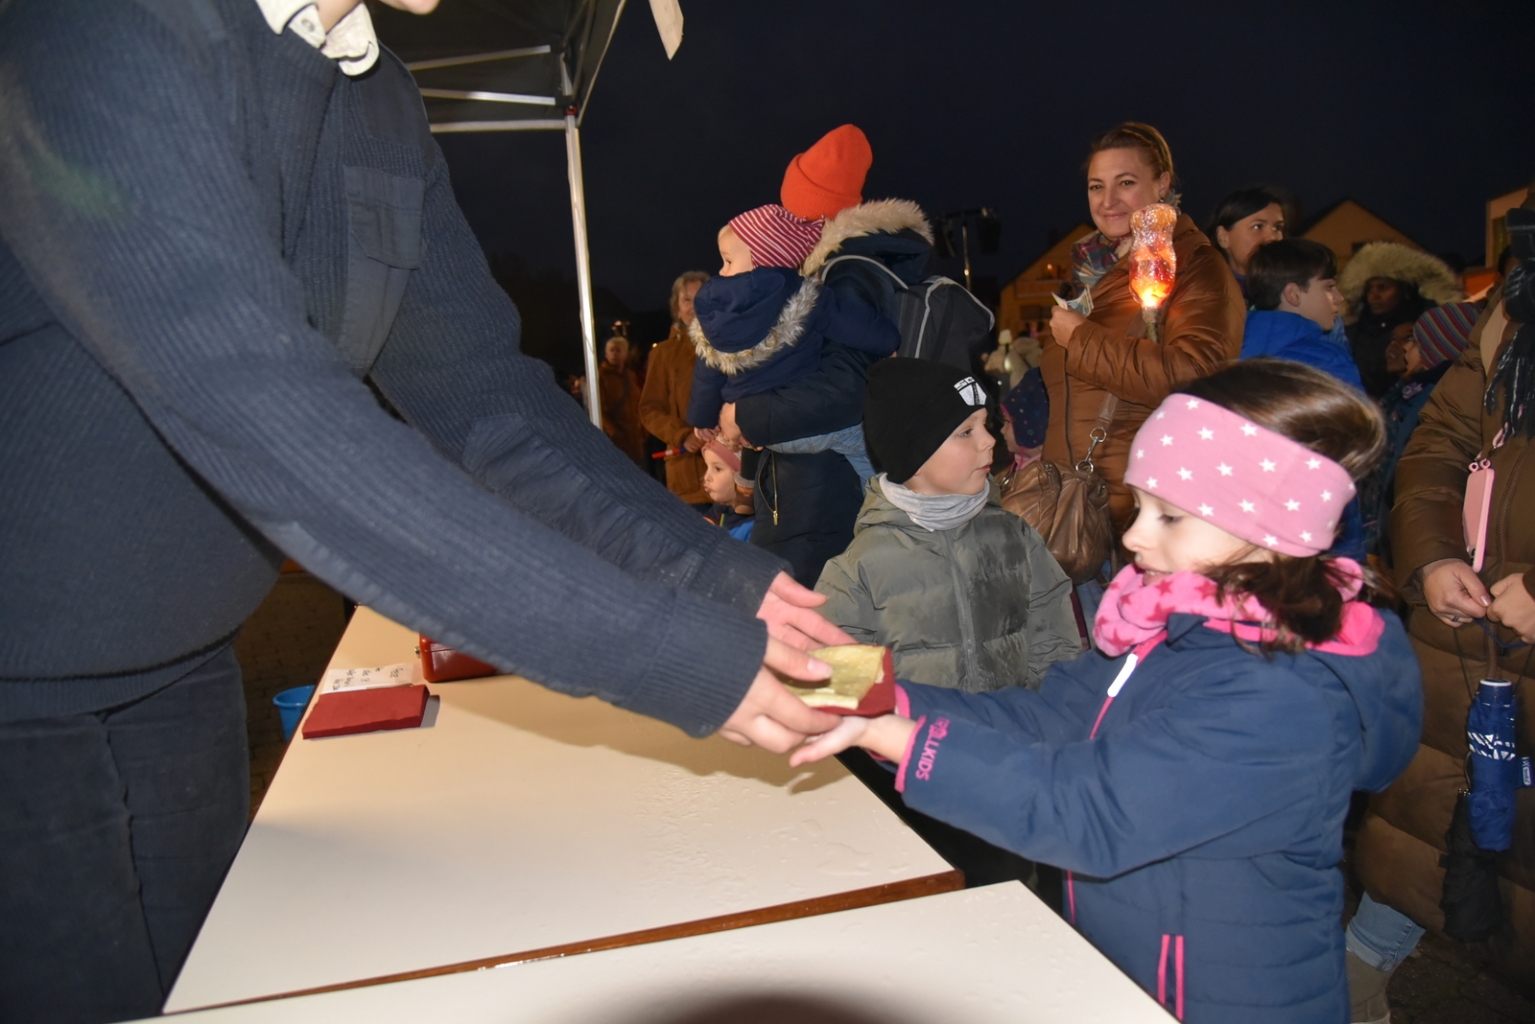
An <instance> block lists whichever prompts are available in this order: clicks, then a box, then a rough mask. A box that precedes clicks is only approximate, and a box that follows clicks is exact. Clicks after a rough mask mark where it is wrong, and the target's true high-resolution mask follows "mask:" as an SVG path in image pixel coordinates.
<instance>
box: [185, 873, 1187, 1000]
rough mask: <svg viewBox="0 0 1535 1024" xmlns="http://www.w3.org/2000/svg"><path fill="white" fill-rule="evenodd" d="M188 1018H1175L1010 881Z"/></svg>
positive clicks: (1028, 894)
mask: <svg viewBox="0 0 1535 1024" xmlns="http://www.w3.org/2000/svg"><path fill="white" fill-rule="evenodd" d="M772 999H778V1000H787V999H793V1000H799V1002H796V1003H789V1004H784V1003H780V1004H779V1005H776V1006H773V1012H772V1013H767V1012H765V1010H764V1005H765V1004H766V1005H768V1006H771V1005H773V1004H772V1003H771V1002H768V1001H769V1000H772ZM753 1006H755V1007H756V1008H757V1012H756V1013H755V1014H753V1013H751V1012H750V1008H752V1007H753ZM808 1007H814V1008H817V1009H822V1010H823V1011H826V1012H824V1013H815V1012H813V1011H812V1010H811V1009H809V1008H808ZM705 1008H708V1010H709V1011H712V1012H704V1011H705ZM832 1008H837V1009H840V1010H841V1011H842V1014H843V1015H841V1016H837V1015H835V1014H834V1013H832V1012H830V1011H831V1010H832ZM849 1010H853V1011H857V1015H850V1014H849V1013H848V1011H849ZM186 1019H187V1024H194V1022H196V1024H277V1022H282V1024H310V1022H313V1024H344V1022H349V1021H358V1022H369V1024H373V1022H379V1024H389V1022H392V1021H400V1022H407V1021H408V1022H412V1024H414V1022H416V1021H432V1020H441V1021H454V1022H458V1024H478V1022H483V1024H683V1022H687V1024H705V1022H707V1024H720V1022H727V1024H728V1022H732V1021H733V1022H738V1024H759V1022H761V1021H766V1020H772V1021H796V1022H799V1024H833V1022H835V1024H875V1022H878V1024H933V1022H935V1021H943V1022H944V1024H1057V1022H1060V1024H1065V1022H1070V1024H1092V1022H1115V1024H1139V1022H1146V1024H1159V1022H1160V1024H1165V1022H1166V1021H1170V1020H1172V1017H1170V1016H1169V1015H1167V1014H1166V1013H1165V1012H1164V1011H1163V1010H1162V1009H1161V1008H1160V1007H1158V1006H1157V1005H1156V1004H1155V1003H1154V1002H1153V1001H1152V999H1151V998H1150V997H1149V996H1147V995H1146V994H1145V993H1144V992H1142V991H1141V990H1140V989H1139V988H1138V987H1137V986H1136V985H1135V983H1134V982H1132V981H1130V979H1129V978H1127V977H1126V976H1125V975H1123V974H1121V973H1120V972H1119V970H1118V969H1116V968H1115V967H1114V966H1113V965H1112V964H1110V963H1109V962H1108V961H1107V960H1105V959H1104V958H1103V957H1102V956H1101V955H1100V954H1099V953H1098V952H1097V951H1096V950H1094V949H1093V948H1092V947H1091V946H1090V945H1088V943H1087V941H1086V940H1084V939H1083V938H1082V937H1081V936H1079V935H1078V934H1077V933H1076V932H1075V931H1073V930H1072V929H1071V928H1070V927H1068V926H1067V925H1066V923H1065V922H1063V921H1062V920H1061V919H1060V918H1058V917H1056V916H1055V914H1053V913H1052V912H1051V911H1050V910H1049V909H1048V908H1047V907H1045V906H1044V904H1042V903H1040V902H1039V900H1038V899H1036V898H1035V897H1034V896H1033V895H1032V894H1031V893H1030V892H1029V891H1028V890H1027V889H1025V888H1024V887H1023V886H1021V885H1019V884H1018V883H1017V882H1005V883H1002V884H1000V885H994V886H988V887H986V888H983V889H970V890H967V891H963V892H950V893H943V894H941V895H936V896H926V897H923V898H921V899H914V900H902V901H900V902H896V903H884V904H880V905H878V906H872V907H863V908H860V909H857V910H847V911H843V912H841V913H836V914H825V915H821V916H818V917H807V918H799V919H797V920H793V921H783V922H779V923H776V924H764V925H758V926H756V927H752V928H741V929H737V930H735V931H729V932H716V933H713V934H709V935H697V936H692V937H689V938H682V939H673V940H670V941H667V942H658V943H652V944H649V945H644V946H629V947H626V948H623V949H613V950H606V951H603V952H597V953H588V954H585V955H583V956H575V957H567V958H565V959H559V960H542V961H536V962H531V963H520V964H512V965H510V966H507V967H502V968H498V969H495V970H485V971H474V972H470V973H463V974H450V975H442V976H439V977H435V978H424V979H421V980H418V981H406V982H399V983H396V984H391V985H378V986H372V987H368V988H356V989H348V990H346V991H341V992H329V993H324V994H321V995H313V996H301V997H298V998H295V999H281V1000H275V1001H271V1002H265V1003H252V1004H248V1005H245V1006H231V1007H225V1008H223V1009H217V1010H208V1011H204V1012H202V1013H195V1014H191V1015H189V1016H188V1017H187V1018H186Z"/></svg>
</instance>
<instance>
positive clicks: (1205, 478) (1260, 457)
mask: <svg viewBox="0 0 1535 1024" xmlns="http://www.w3.org/2000/svg"><path fill="white" fill-rule="evenodd" d="M1125 483H1127V484H1129V485H1130V486H1132V487H1139V488H1140V489H1141V490H1143V491H1145V492H1146V493H1148V494H1153V495H1155V496H1156V497H1157V498H1158V499H1159V500H1161V501H1165V502H1167V503H1168V504H1170V505H1176V506H1177V507H1178V508H1181V509H1183V511H1185V512H1187V513H1189V514H1190V515H1197V516H1201V517H1203V518H1205V519H1207V520H1209V521H1210V522H1211V523H1214V524H1215V525H1216V526H1219V527H1220V528H1221V529H1222V530H1225V531H1226V532H1227V533H1230V534H1234V535H1236V536H1238V537H1241V538H1242V539H1243V540H1246V541H1251V542H1252V543H1253V544H1256V545H1258V546H1259V547H1266V548H1272V549H1273V550H1275V551H1278V552H1281V553H1283V554H1286V555H1294V556H1296V557H1306V556H1309V555H1319V554H1321V553H1322V552H1323V551H1326V550H1327V549H1328V548H1330V547H1332V542H1333V539H1334V537H1335V536H1336V535H1337V532H1338V530H1337V526H1338V522H1339V520H1341V519H1342V518H1343V507H1344V506H1345V505H1347V504H1348V502H1349V500H1350V499H1351V498H1353V496H1354V482H1353V481H1352V480H1351V479H1349V475H1348V471H1347V470H1346V469H1344V468H1343V467H1342V466H1340V465H1338V464H1337V463H1336V462H1334V461H1333V460H1331V459H1329V458H1327V457H1326V456H1324V455H1318V454H1317V453H1316V452H1314V451H1312V450H1311V449H1310V448H1307V447H1306V446H1305V445H1302V444H1298V443H1296V442H1295V441H1292V440H1290V439H1289V438H1288V437H1285V436H1284V435H1283V434H1277V433H1275V432H1274V431H1272V430H1269V429H1268V428H1266V427H1260V426H1258V425H1257V424H1256V423H1253V422H1251V421H1249V420H1248V419H1246V418H1245V417H1242V416H1238V415H1237V414H1236V413H1234V412H1232V411H1231V410H1230V409H1227V408H1225V407H1223V406H1219V405H1216V404H1215V403H1214V402H1211V401H1208V400H1207V399H1203V398H1195V397H1193V396H1192V395H1181V394H1173V395H1169V396H1168V397H1167V399H1166V401H1164V402H1163V403H1162V404H1161V405H1160V406H1158V407H1157V411H1156V412H1155V413H1153V414H1152V415H1151V418H1150V419H1148V420H1147V421H1146V422H1145V423H1144V424H1143V425H1142V426H1141V429H1140V430H1139V431H1138V432H1137V433H1136V435H1135V443H1134V446H1133V447H1132V448H1131V451H1130V468H1129V469H1128V470H1126V471H1125Z"/></svg>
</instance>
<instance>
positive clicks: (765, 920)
mask: <svg viewBox="0 0 1535 1024" xmlns="http://www.w3.org/2000/svg"><path fill="white" fill-rule="evenodd" d="M964 887H965V876H964V875H963V874H962V873H961V872H959V871H957V870H951V871H944V872H940V873H938V874H936V875H923V876H922V877H920V878H908V879H904V880H902V881H899V882H886V883H884V884H883V885H875V886H870V887H869V888H867V889H853V890H851V891H850V892H839V893H832V894H831V895H828V896H817V897H814V898H813V899H808V900H795V901H794V902H792V903H779V904H777V905H775V906H771V907H760V908H758V909H756V910H743V911H740V912H738V913H734V914H721V915H720V916H718V917H705V918H700V919H699V920H697V921H686V922H683V923H682V924H669V925H663V926H661V927H659V928H644V929H641V930H639V931H634V932H623V933H621V934H618V935H608V936H605V937H603V938H600V939H587V940H585V941H582V942H568V943H565V944H563V945H559V946H546V947H544V948H542V949H530V950H525V951H523V952H520V953H505V954H501V955H499V956H491V957H483V958H481V959H479V960H464V961H460V962H459V963H453V964H442V965H440V966H437V967H423V968H420V969H418V970H414V971H400V972H398V973H396V974H381V975H378V976H377V977H373V978H359V979H358V980H356V981H342V982H337V983H335V984H333V985H319V986H316V987H314V988H301V989H295V990H293V991H291V992H276V993H273V994H271V995H264V996H252V997H251V998H249V999H234V1000H231V1001H229V1002H227V1003H210V1004H208V1005H206V1006H189V1007H186V1008H184V1009H180V1010H175V1011H173V1012H171V1013H167V1014H165V1016H168V1017H172V1016H178V1015H180V1014H185V1013H199V1012H201V1011H203V1010H217V1009H221V1008H223V1007H226V1006H245V1005H247V1004H249V1003H266V1002H271V1001H272V1000H275V999H292V998H294V997H296V996H313V995H319V994H321V993H323V992H341V991H345V990H346V989H352V988H371V987H372V986H374V985H388V984H391V983H393V982H397V981H413V980H415V979H417V978H435V977H437V976H439V975H443V974H463V973H467V972H469V971H483V970H487V969H489V968H492V967H504V966H506V965H508V964H518V963H529V962H531V961H534V960H554V959H557V958H559V957H566V956H575V955H577V954H580V953H595V952H597V951H598V950H603V949H620V948H622V947H625V946H642V945H645V944H647V943H651V942H664V941H665V940H667V939H681V938H686V937H687V936H690V935H707V934H709V933H711V932H725V931H731V930H733V929H736V928H748V927H751V926H752V925H759V924H772V923H773V922H775V921H792V920H795V919H797V918H802V917H818V916H820V915H822V914H834V913H836V912H837V911H840V910H857V909H859V908H860V907H872V906H877V905H879V904H881V903H895V902H898V901H900V900H910V899H916V898H917V897H919V896H935V895H937V894H938V893H944V892H953V891H955V890H957V889H963V888H964Z"/></svg>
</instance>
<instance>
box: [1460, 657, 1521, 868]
mask: <svg viewBox="0 0 1535 1024" xmlns="http://www.w3.org/2000/svg"><path fill="white" fill-rule="evenodd" d="M1466 739H1467V741H1468V742H1469V744H1470V747H1471V795H1470V797H1469V803H1470V811H1471V834H1472V836H1473V837H1475V839H1476V845H1477V846H1480V847H1481V848H1482V849H1484V850H1490V851H1493V852H1496V851H1499V850H1506V849H1508V848H1509V846H1510V845H1512V844H1513V841H1514V795H1515V793H1516V792H1517V791H1518V790H1519V788H1520V787H1521V786H1527V785H1529V784H1530V759H1529V758H1527V757H1525V758H1521V757H1519V755H1518V754H1517V753H1515V751H1514V686H1513V684H1512V683H1510V682H1509V681H1508V680H1506V679H1483V680H1482V683H1481V686H1479V687H1478V688H1477V693H1476V700H1475V702H1473V703H1472V705H1471V712H1470V714H1469V715H1468V716H1467V718H1466Z"/></svg>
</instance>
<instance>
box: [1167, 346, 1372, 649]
mask: <svg viewBox="0 0 1535 1024" xmlns="http://www.w3.org/2000/svg"><path fill="white" fill-rule="evenodd" d="M1178 390H1179V391H1180V392H1182V393H1184V394H1189V395H1193V396H1194V397H1195V398H1203V399H1205V400H1207V401H1210V402H1214V403H1215V404H1216V405H1220V406H1224V407H1225V408H1227V409H1230V410H1231V411H1232V412H1234V413H1237V414H1238V415H1240V416H1245V417H1246V418H1247V419H1250V420H1252V421H1253V422H1254V423H1256V424H1258V425H1259V426H1263V427H1267V428H1268V429H1269V430H1272V431H1274V432H1275V433H1276V434H1283V435H1284V436H1285V437H1288V438H1289V439H1290V440H1292V441H1295V442H1296V443H1298V444H1301V445H1304V446H1305V447H1307V448H1310V449H1311V450H1312V451H1314V452H1316V453H1317V454H1318V455H1323V456H1326V457H1327V458H1329V459H1331V460H1333V461H1334V462H1336V463H1338V464H1339V465H1340V466H1342V467H1343V468H1344V469H1346V470H1347V471H1348V474H1349V476H1351V477H1353V478H1354V479H1355V480H1358V479H1360V478H1361V477H1363V476H1364V475H1365V474H1366V473H1368V472H1369V471H1370V470H1371V469H1373V468H1374V466H1375V464H1376V463H1377V462H1379V461H1380V457H1381V454H1382V453H1383V452H1384V451H1385V448H1386V425H1385V422H1384V421H1383V420H1382V419H1381V415H1380V411H1379V410H1378V409H1377V408H1376V407H1375V404H1374V403H1373V402H1371V401H1369V400H1368V399H1367V398H1365V396H1364V395H1363V394H1362V393H1360V392H1358V391H1356V390H1355V389H1353V388H1351V387H1349V386H1348V385H1347V384H1344V383H1342V382H1341V381H1338V380H1337V379H1336V378H1334V377H1332V376H1330V375H1328V374H1326V373H1323V372H1322V371H1321V370H1317V369H1313V368H1312V367H1310V366H1306V365H1304V364H1302V363H1294V362H1290V361H1289V360H1285V359H1247V360H1243V361H1242V362H1239V363H1233V364H1232V365H1230V366H1227V367H1226V368H1225V369H1222V370H1218V371H1217V372H1215V373H1213V374H1211V375H1210V376H1208V377H1204V378H1201V379H1199V380H1196V381H1191V382H1189V383H1188V384H1185V385H1183V386H1182V387H1180V388H1179V389H1178ZM1361 568H1362V569H1363V571H1364V588H1363V590H1362V591H1361V597H1364V598H1365V599H1367V600H1371V601H1373V602H1376V603H1389V602H1390V600H1391V598H1392V596H1393V594H1392V591H1391V588H1390V586H1389V584H1387V583H1386V581H1385V580H1384V579H1383V578H1382V577H1381V576H1380V575H1379V574H1378V573H1376V572H1374V571H1373V570H1372V569H1370V568H1369V567H1368V566H1362V567H1361ZM1201 572H1202V573H1203V574H1204V575H1205V576H1208V577H1209V578H1210V579H1212V580H1214V581H1215V585H1216V597H1217V599H1218V600H1223V599H1224V598H1225V595H1226V594H1228V593H1230V594H1248V595H1251V596H1252V597H1254V598H1256V599H1257V600H1258V603H1259V604H1261V605H1263V607H1264V608H1266V609H1267V610H1268V612H1269V614H1270V615H1272V616H1273V617H1274V622H1275V624H1276V625H1277V627H1278V636H1277V637H1276V639H1275V640H1274V641H1273V642H1272V643H1269V644H1265V645H1264V646H1265V647H1267V648H1276V649H1279V650H1285V651H1291V652H1295V651H1299V650H1301V649H1302V648H1303V647H1304V646H1305V645H1306V644H1308V643H1311V644H1320V643H1324V642H1326V641H1328V640H1331V639H1332V638H1333V637H1335V636H1337V634H1338V630H1339V629H1340V628H1341V627H1342V625H1343V596H1342V595H1341V594H1340V593H1339V592H1338V586H1339V585H1340V584H1342V583H1343V582H1344V581H1345V575H1344V573H1343V572H1342V571H1341V570H1339V568H1338V567H1337V566H1335V565H1334V564H1333V560H1332V559H1331V558H1329V557H1328V556H1326V555H1315V556H1312V557H1309V558H1299V557H1292V556H1289V555H1280V554H1276V555H1274V556H1273V560H1272V561H1257V562H1240V563H1236V564H1232V565H1223V566H1215V567H1211V568H1208V569H1203V570H1201Z"/></svg>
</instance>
